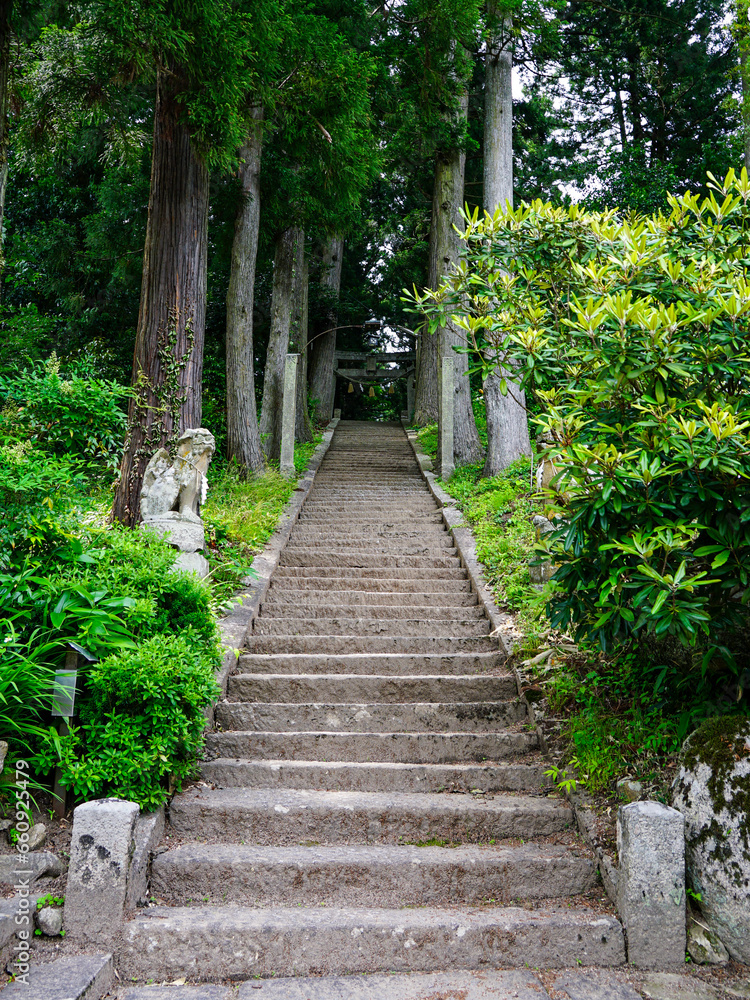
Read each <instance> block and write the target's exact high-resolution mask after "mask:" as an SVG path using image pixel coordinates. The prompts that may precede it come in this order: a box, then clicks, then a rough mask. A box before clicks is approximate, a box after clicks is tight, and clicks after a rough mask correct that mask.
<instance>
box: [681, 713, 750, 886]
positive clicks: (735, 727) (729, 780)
mask: <svg viewBox="0 0 750 1000" xmlns="http://www.w3.org/2000/svg"><path fill="white" fill-rule="evenodd" d="M749 744H750V719H749V718H747V716H744V715H728V716H717V717H715V718H712V719H709V720H708V721H707V722H705V723H703V725H702V726H700V727H699V728H698V729H697V730H696V731H695V732H694V733H693V735H692V736H691V737H690V739H689V740H688V741H687V743H686V745H685V748H684V750H683V753H682V764H683V767H684V768H685V769H686V770H687V771H692V772H693V773H695V772H696V771H697V768H698V765H699V764H706V765H707V766H708V768H709V769H710V775H709V778H708V781H707V786H708V791H709V794H710V796H711V801H712V803H713V808H714V814H715V817H714V819H713V820H712V821H711V823H710V824H709V825H708V826H707V827H705V828H704V829H703V830H702V831H701V833H700V834H699V835H698V836H697V838H695V843H705V841H707V840H708V839H709V838H711V839H713V841H714V847H713V849H712V851H711V855H710V856H711V857H712V858H714V859H716V860H717V861H722V862H724V863H726V864H728V865H729V866H730V867H731V868H733V869H735V872H736V874H737V875H739V866H738V865H737V864H736V863H735V864H732V859H731V850H730V847H729V845H728V843H727V841H728V836H729V833H728V830H727V829H724V828H722V827H721V826H720V825H719V822H718V820H717V819H716V816H718V815H720V814H721V813H722V812H724V811H726V812H727V813H728V815H729V816H730V817H731V821H732V827H731V829H732V830H736V831H737V832H739V835H740V842H741V844H742V853H743V855H744V857H745V859H746V860H748V861H750V774H746V775H738V774H733V773H732V772H733V771H734V768H735V766H736V765H737V763H738V762H739V761H741V760H743V759H750V745H749ZM677 790H678V792H679V793H680V794H681V795H682V797H683V800H686V798H687V792H688V787H687V785H686V784H685V782H684V781H683V780H680V781H679V783H678V788H677Z"/></svg>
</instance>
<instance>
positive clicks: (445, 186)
mask: <svg viewBox="0 0 750 1000" xmlns="http://www.w3.org/2000/svg"><path fill="white" fill-rule="evenodd" d="M460 109H461V110H460V114H461V117H462V118H464V119H466V117H467V115H468V111H469V95H468V94H464V95H463V96H462V97H461V103H460ZM465 167H466V154H465V153H464V152H462V151H460V150H457V149H453V150H451V151H450V152H446V153H444V154H442V155H441V154H438V156H437V158H436V160H435V186H434V188H433V192H432V220H431V223H430V273H429V278H428V281H429V285H430V288H437V287H438V285H439V284H440V280H441V279H442V278H443V277H444V276H445V275H446V274H448V273H449V271H450V269H451V266H452V265H453V264H456V263H457V262H458V255H459V248H460V245H461V241H460V239H459V236H458V233H457V232H456V231H455V229H454V228H453V227H454V226H458V227H459V228H462V227H461V208H462V207H463V200H464V172H465ZM426 340H436V341H437V346H438V353H439V357H440V358H442V357H452V358H453V362H454V373H455V385H454V393H455V396H454V400H453V442H454V445H453V460H454V462H455V464H456V465H457V466H458V465H467V464H468V463H469V462H478V461H479V459H480V458H481V457H482V445H481V442H480V440H479V434H478V433H477V427H476V424H475V422H474V411H473V409H472V406H471V385H470V383H469V376H468V375H466V374H465V372H466V369H467V368H468V366H469V359H468V356H467V355H466V354H457V353H456V352H455V351H454V350H453V347H460V346H462V345H464V344H465V342H466V341H465V337H464V336H463V335H462V333H461V331H460V330H459V328H458V327H457V326H456V325H455V323H452V322H451V321H450V320H449V321H448V323H447V324H446V325H445V326H444V327H442V328H441V329H439V330H437V331H436V333H435V334H434V335H433V336H432V337H431V336H430V335H429V334H427V335H426V337H425V338H424V341H426ZM424 341H423V356H422V357H421V358H420V372H423V361H424V346H426V345H425V343H424ZM435 362H436V363H438V367H437V372H436V376H437V377H436V379H435V384H436V388H437V387H439V383H440V366H439V358H438V357H436V358H435ZM430 363H432V358H430ZM438 398H439V397H438ZM439 435H440V423H439V421H438V455H439V454H440V444H439Z"/></svg>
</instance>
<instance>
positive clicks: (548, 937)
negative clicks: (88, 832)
mask: <svg viewBox="0 0 750 1000" xmlns="http://www.w3.org/2000/svg"><path fill="white" fill-rule="evenodd" d="M624 962H625V945H624V939H623V932H622V927H621V925H620V923H619V922H618V921H617V919H616V918H614V917H611V916H608V915H605V914H601V913H599V912H597V911H596V910H589V909H585V908H583V907H581V908H579V909H572V908H567V907H566V908H565V909H555V908H552V907H550V908H544V909H539V910H526V909H521V908H519V907H482V908H461V907H454V908H451V909H449V910H445V909H437V908H433V907H425V908H419V909H407V910H401V909H398V910H388V909H363V908H346V909H338V908H333V907H314V908H312V907H311V908H309V909H307V908H299V907H290V908H288V909H284V908H278V909H276V908H274V909H270V910H264V909H254V908H252V907H237V906H215V907H184V908H181V907H168V906H166V907H162V906H155V907H149V908H148V909H146V910H143V911H141V912H140V913H139V915H138V916H137V917H135V918H134V919H133V920H130V921H128V922H127V923H126V924H125V927H124V931H123V944H122V949H121V951H120V956H119V962H118V971H119V973H120V975H121V977H122V978H123V979H155V980H165V979H175V978H177V977H178V976H179V977H189V978H200V979H208V980H222V979H226V978H232V979H247V978H249V977H256V976H306V975H326V974H329V975H330V974H335V975H341V974H343V973H352V974H354V973H363V972H412V971H423V972H430V971H436V970H440V969H445V968H449V969H462V968H463V969H476V968H484V969H486V968H487V967H499V966H500V967H506V968H507V967H511V968H513V967H518V968H522V967H523V966H525V965H527V964H528V965H535V966H538V967H540V968H562V967H568V966H572V967H576V966H577V965H599V966H613V965H621V964H623V963H624ZM248 993H249V991H248ZM334 996H335V995H334ZM435 1000H437V997H436V996H435Z"/></svg>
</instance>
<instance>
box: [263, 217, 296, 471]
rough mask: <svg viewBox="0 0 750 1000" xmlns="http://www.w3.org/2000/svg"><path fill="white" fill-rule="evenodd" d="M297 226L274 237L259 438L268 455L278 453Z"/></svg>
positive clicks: (275, 455)
mask: <svg viewBox="0 0 750 1000" xmlns="http://www.w3.org/2000/svg"><path fill="white" fill-rule="evenodd" d="M299 233H300V230H299V229H297V228H296V227H295V226H290V227H289V228H288V229H283V230H282V231H281V232H280V233H279V235H278V236H277V237H276V249H275V253H274V261H273V288H272V291H271V331H270V334H269V337H268V351H267V353H266V367H265V371H264V373H263V401H262V404H261V410H260V439H261V441H262V443H263V450H264V451H265V453H266V457H267V458H269V459H279V458H280V457H281V410H282V406H283V403H284V366H285V363H286V355H287V351H288V349H289V331H290V327H291V319H292V289H293V285H294V264H295V260H296V252H297V243H298V239H299Z"/></svg>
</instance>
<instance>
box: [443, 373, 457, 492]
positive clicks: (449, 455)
mask: <svg viewBox="0 0 750 1000" xmlns="http://www.w3.org/2000/svg"><path fill="white" fill-rule="evenodd" d="M441 376H442V377H441V385H440V478H441V479H448V477H449V476H452V475H453V471H454V469H455V468H456V466H455V464H454V462H453V400H454V398H455V395H456V392H455V386H456V378H455V374H454V371H453V356H452V355H448V356H447V357H444V358H443V359H442V364H441Z"/></svg>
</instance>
